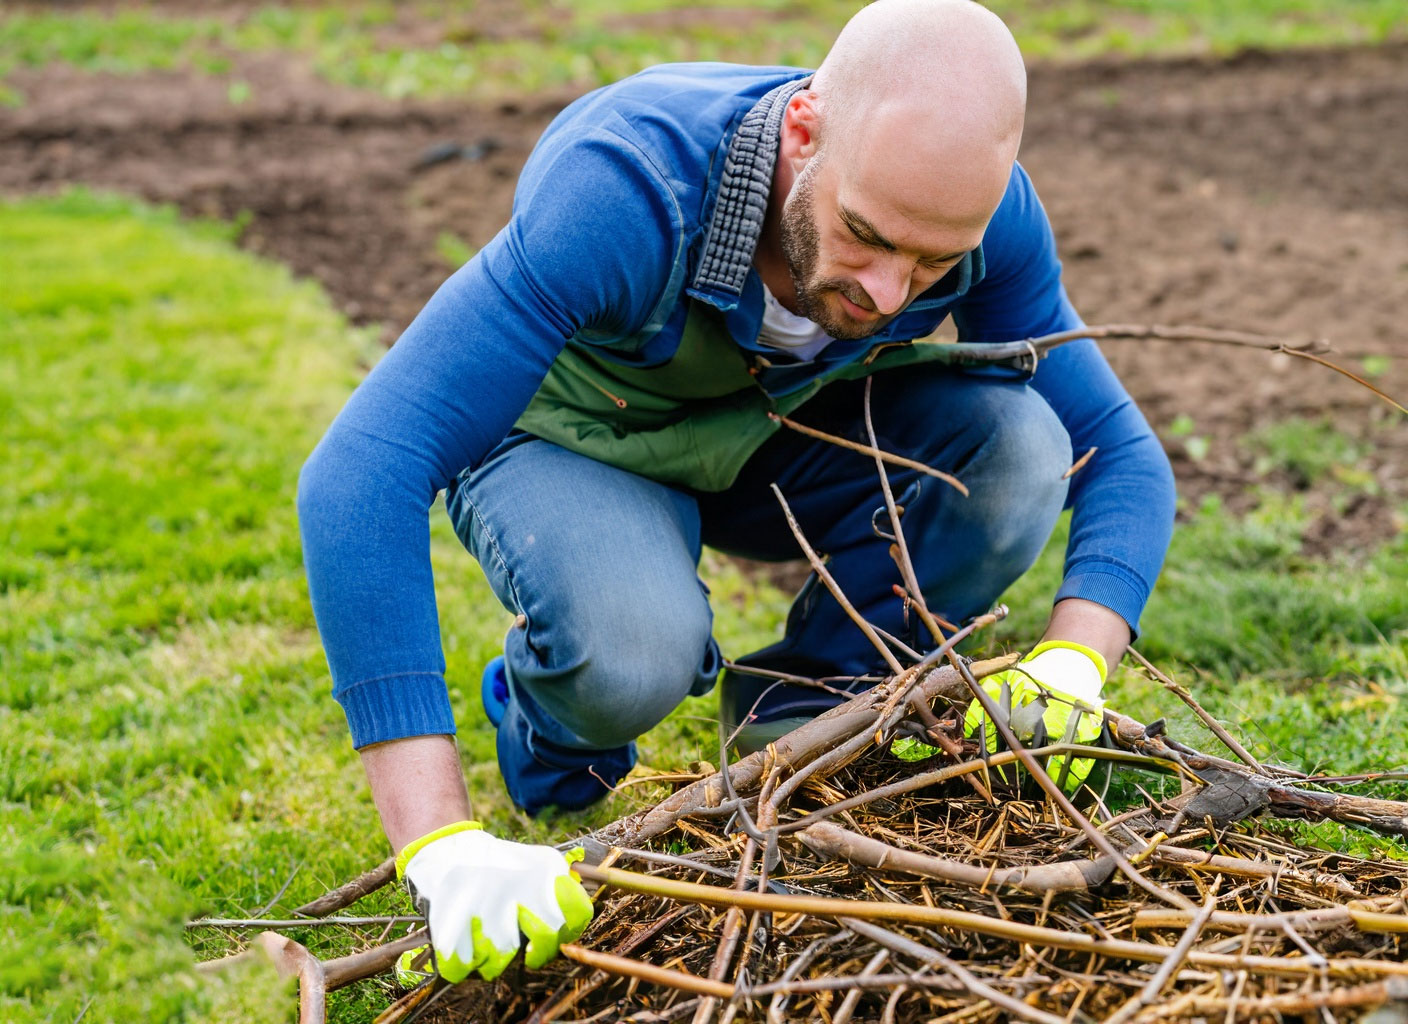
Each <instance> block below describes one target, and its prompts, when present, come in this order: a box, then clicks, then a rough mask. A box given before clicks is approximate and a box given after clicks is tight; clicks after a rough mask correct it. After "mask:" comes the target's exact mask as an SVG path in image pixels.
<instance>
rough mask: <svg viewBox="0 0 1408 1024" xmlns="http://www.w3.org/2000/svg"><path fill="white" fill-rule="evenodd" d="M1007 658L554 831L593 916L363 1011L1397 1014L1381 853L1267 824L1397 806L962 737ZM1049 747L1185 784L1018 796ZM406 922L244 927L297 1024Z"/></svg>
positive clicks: (1386, 826) (365, 884)
mask: <svg viewBox="0 0 1408 1024" xmlns="http://www.w3.org/2000/svg"><path fill="white" fill-rule="evenodd" d="M1009 662H1010V659H1005V660H994V661H989V662H978V663H972V664H969V663H967V662H963V661H961V660H960V661H959V662H958V666H957V667H953V666H947V667H943V668H937V669H931V670H929V671H927V672H926V673H924V674H923V675H920V676H917V677H916V679H915V681H914V683H913V686H912V689H911V690H910V692H909V693H907V694H905V696H904V699H903V701H900V700H898V699H897V698H898V697H899V695H900V694H902V693H903V692H904V691H903V690H902V689H901V688H899V686H897V682H898V681H897V680H891V681H890V682H889V683H887V684H884V685H882V686H880V687H877V688H876V689H875V690H872V691H870V692H869V693H867V694H864V695H862V696H861V697H858V698H856V699H855V700H852V701H851V702H849V703H848V704H845V705H843V706H841V707H840V708H837V709H836V710H834V711H832V712H829V713H828V714H826V715H824V716H822V717H820V718H818V719H817V720H815V721H813V722H811V723H808V724H807V725H806V726H803V727H802V728H801V729H798V730H796V731H795V732H793V733H790V734H789V735H787V736H785V737H783V738H782V739H780V740H779V741H777V742H776V743H775V744H773V745H771V746H769V747H768V748H767V749H766V750H764V751H760V752H758V753H756V754H753V755H750V756H749V757H746V758H743V759H741V760H739V761H738V762H736V763H734V764H732V765H729V766H727V767H726V768H725V769H724V770H723V771H720V772H717V773H714V774H712V775H709V776H708V777H705V778H700V779H697V780H696V781H694V782H692V783H690V784H688V785H685V786H684V787H683V788H681V789H679V790H678V791H677V792H675V793H674V794H672V795H671V796H670V797H668V798H667V799H666V800H664V801H662V802H661V803H659V804H657V805H655V806H653V807H651V808H649V809H648V810H645V811H643V812H640V813H637V814H634V815H631V816H629V817H627V818H623V819H621V820H619V821H617V822H615V823H613V824H612V825H610V826H607V827H606V828H603V829H600V830H598V831H597V832H595V833H592V834H590V835H588V836H585V837H580V838H579V839H577V840H574V841H573V843H574V844H578V845H583V846H585V847H586V849H587V853H588V861H587V863H585V864H582V865H580V866H579V870H580V873H581V875H582V877H583V878H584V879H585V880H586V881H587V882H588V884H589V885H594V886H595V887H596V892H595V899H596V902H597V915H596V918H595V920H594V921H593V922H592V924H591V926H590V927H589V928H588V930H587V931H586V933H585V934H584V935H583V936H582V937H581V939H580V940H579V942H578V943H576V944H572V945H569V946H566V947H564V950H563V952H564V958H562V959H560V960H558V961H557V962H555V963H554V964H553V965H550V966H549V967H548V968H546V969H544V970H540V971H527V970H525V969H523V968H522V967H521V965H515V966H513V967H510V969H509V970H508V971H507V972H506V973H505V974H504V975H503V976H502V977H501V978H499V979H497V980H496V981H494V982H483V981H478V980H474V979H471V980H469V981H466V982H463V983H461V984H460V985H457V986H444V985H443V984H442V983H440V982H439V981H438V980H436V979H433V978H432V979H430V980H427V981H426V982H425V983H424V984H422V985H420V986H419V987H417V988H416V989H413V990H411V991H409V992H407V993H406V994H405V995H404V996H403V997H402V998H401V999H399V1000H398V1001H397V1002H396V1003H395V1004H393V1005H392V1006H391V1007H390V1008H389V1009H388V1010H387V1011H386V1012H385V1013H384V1014H383V1015H382V1016H381V1018H379V1020H380V1021H382V1022H385V1024H390V1022H394V1021H410V1020H421V1021H424V1022H437V1024H451V1022H462V1021H468V1020H475V1021H477V1020H495V1021H528V1022H533V1024H538V1022H546V1021H551V1020H557V1021H562V1020H577V1021H584V1020H600V1021H616V1020H629V1021H639V1022H642V1024H644V1022H664V1021H698V1022H703V1021H712V1020H721V1021H730V1020H733V1019H744V1020H760V1019H765V1020H769V1021H780V1020H790V1019H798V1020H801V1019H811V1020H823V1021H828V1022H831V1024H843V1022H846V1021H860V1020H877V1019H878V1020H883V1021H918V1020H935V1019H942V1020H946V1021H955V1022H956V1021H973V1022H977V1021H998V1020H1028V1021H1042V1022H1050V1024H1055V1022H1057V1021H1070V1020H1115V1021H1141V1022H1149V1021H1164V1020H1170V1021H1172V1020H1213V1019H1215V1020H1241V1021H1247V1020H1251V1021H1280V1020H1284V1019H1285V1018H1287V1017H1298V1016H1301V1017H1306V1018H1307V1019H1310V1018H1315V1019H1323V1020H1345V1021H1347V1020H1364V1019H1368V1018H1367V1016H1366V1014H1368V1013H1370V1012H1371V1011H1374V1008H1379V1009H1378V1010H1377V1012H1378V1013H1380V1014H1383V1013H1384V1012H1386V1010H1390V1011H1391V1010H1393V1008H1394V1007H1400V1008H1401V1007H1408V962H1405V961H1408V956H1405V953H1408V947H1405V944H1404V941H1403V937H1404V935H1405V934H1408V907H1405V895H1408V890H1405V884H1406V883H1405V879H1404V877H1403V873H1402V871H1401V864H1395V862H1393V861H1373V860H1366V859H1363V858H1359V857H1353V856H1348V855H1344V854H1339V853H1331V852H1326V851H1324V850H1317V849H1308V848H1305V847H1302V846H1299V845H1297V844H1296V843H1295V842H1294V841H1293V839H1290V838H1288V836H1289V835H1290V833H1289V832H1288V830H1286V829H1285V828H1284V827H1283V826H1281V825H1279V823H1278V819H1288V818H1302V819H1324V820H1333V821H1339V822H1343V823H1347V824H1353V825H1357V826H1360V827H1365V828H1368V829H1372V830H1374V831H1377V832H1379V833H1384V834H1391V835H1396V836H1399V837H1405V836H1408V804H1405V803H1402V802H1396V801H1389V800H1377V799H1373V798H1370V797H1366V796H1362V795H1355V794H1346V793H1337V792H1334V791H1333V786H1332V785H1329V783H1339V782H1343V781H1345V780H1343V779H1335V780H1330V779H1323V778H1322V779H1315V778H1307V777H1305V776H1302V775H1298V774H1297V773H1294V772H1291V771H1289V770H1285V769H1277V768H1273V767H1270V766H1267V765H1262V764H1260V763H1258V762H1256V761H1255V760H1253V759H1251V757H1250V755H1246V757H1247V760H1248V763H1242V762H1238V761H1233V760H1225V759H1222V758H1219V757H1215V756H1212V755H1208V754H1203V753H1200V752H1198V751H1195V750H1193V749H1191V748H1189V747H1187V746H1185V745H1183V744H1181V743H1178V742H1177V741H1175V740H1173V739H1172V738H1171V737H1169V736H1167V735H1165V734H1164V732H1163V730H1162V728H1161V726H1160V725H1159V724H1158V723H1153V724H1151V725H1148V726H1146V725H1143V724H1141V723H1139V722H1136V721H1134V720H1132V719H1130V718H1127V717H1125V716H1122V715H1119V714H1115V713H1109V714H1107V721H1108V722H1109V724H1110V725H1111V727H1112V728H1111V733H1112V735H1113V738H1114V740H1115V745H1114V748H1113V749H1099V748H1085V747H1077V746H1073V745H1061V744H1054V745H1050V746H1047V747H1043V748H1039V749H1034V750H1021V749H1020V748H1019V747H1014V748H1013V749H1011V750H1008V751H1003V752H1001V753H998V754H990V755H987V754H984V753H983V752H981V751H979V750H978V749H976V747H975V744H973V742H972V741H971V740H965V739H961V738H960V731H961V709H962V708H963V707H965V706H966V703H967V697H968V695H969V694H971V692H972V683H973V682H974V681H976V680H977V679H978V678H979V677H980V676H981V675H983V674H986V673H989V672H992V671H995V670H998V669H1001V668H1003V667H1005V666H1006V665H1007V664H1009ZM1168 685H1170V686H1173V685H1175V684H1172V682H1171V681H1169V683H1168ZM1187 699H1189V700H1190V701H1191V698H1187ZM891 705H893V707H892V706H891ZM887 709H888V710H887ZM905 721H914V722H918V723H920V724H921V725H924V727H925V729H926V735H927V736H928V737H929V739H931V740H933V741H936V742H935V745H936V747H938V749H939V751H940V752H939V753H937V754H936V755H935V756H934V757H933V758H932V759H931V760H930V761H929V762H919V763H917V764H916V763H914V762H909V761H902V760H899V759H897V758H896V757H894V756H893V755H892V754H891V753H890V752H889V750H888V745H889V737H890V736H892V735H894V734H895V733H896V731H897V730H898V728H899V726H900V723H902V722H905ZM926 723H927V724H926ZM1219 728H1220V727H1219ZM1228 739H1229V740H1230V739H1231V738H1230V737H1228ZM1232 743H1233V744H1234V745H1235V740H1232ZM946 748H949V749H950V750H951V752H950V753H944V752H943V751H944V750H945V749H946ZM1063 753H1064V754H1072V753H1080V754H1082V755H1090V756H1095V757H1100V758H1104V759H1107V760H1108V759H1114V760H1115V761H1116V762H1119V761H1125V762H1133V763H1134V764H1137V765H1140V766H1142V767H1145V768H1152V769H1156V770H1163V771H1166V772H1174V773H1177V775H1178V776H1180V777H1181V778H1182V779H1183V780H1184V781H1185V782H1186V784H1187V785H1186V789H1185V791H1184V792H1182V793H1180V794H1179V795H1177V796H1174V797H1172V798H1170V799H1167V800H1160V799H1155V798H1154V797H1152V796H1149V797H1147V798H1146V800H1145V801H1144V802H1143V803H1140V804H1137V805H1136V806H1133V807H1131V808H1129V809H1126V810H1124V811H1122V812H1121V813H1118V814H1114V813H1111V812H1110V811H1109V810H1108V809H1107V808H1106V807H1105V804H1104V801H1103V800H1101V799H1100V797H1099V796H1097V795H1095V794H1092V793H1091V792H1090V791H1089V790H1088V789H1087V790H1086V791H1085V793H1084V795H1085V797H1086V798H1087V799H1088V800H1089V801H1090V806H1089V807H1088V808H1087V810H1081V809H1078V808H1077V807H1075V806H1074V805H1072V804H1071V803H1070V802H1069V801H1068V800H1065V799H1064V797H1063V798H1061V799H1056V798H1055V794H1053V793H1050V792H1048V793H1046V794H1045V795H1046V799H1043V800H1038V801H1032V800H1024V799H1021V796H1022V795H1024V794H1023V792H1021V790H1019V789H1014V787H1024V786H1025V787H1030V785H1031V781H1032V780H1033V779H1043V780H1045V781H1046V782H1047V783H1048V784H1049V782H1050V780H1049V778H1047V777H1046V776H1045V775H1044V772H1043V769H1042V760H1043V759H1044V758H1046V757H1049V756H1051V755H1055V754H1063ZM1024 763H1025V764H1026V766H1025V767H1021V768H1020V774H1018V772H1017V771H1016V770H1014V769H1015V768H1017V767H1018V766H1022V765H1023V764H1024ZM1055 792H1056V793H1059V792H1060V791H1059V790H1056V791H1055ZM1087 811H1088V813H1087ZM564 845H567V844H564ZM625 865H629V866H630V868H633V869H634V870H625V869H624V867H623V866H625ZM390 876H391V872H390V871H389V870H388V866H387V865H383V866H381V867H380V868H378V869H376V870H374V871H372V872H369V873H368V875H367V876H364V878H362V879H359V880H355V881H354V882H352V883H349V885H348V886H345V887H343V889H341V890H338V891H337V892H334V893H332V894H329V896H327V897H325V898H323V899H322V900H320V901H318V903H316V904H311V905H309V906H308V907H304V908H300V912H301V913H305V914H309V915H315V916H321V915H327V914H331V913H333V912H335V911H337V910H340V909H342V908H343V907H345V906H348V905H350V903H351V902H352V901H353V900H355V899H357V898H360V896H361V895H363V894H364V893H366V892H367V891H370V890H371V889H374V888H376V887H377V886H378V885H380V884H384V883H385V882H386V881H387V880H388V879H389V878H390ZM334 920H337V919H334ZM411 927H412V928H413V929H414V930H413V931H412V932H411V933H410V934H409V935H407V936H405V937H403V938H400V939H397V940H395V941H393V942H389V943H385V944H382V945H380V946H376V947H374V948H372V949H370V950H368V951H366V952H363V953H359V954H356V955H355V956H352V957H345V958H342V959H341V960H335V961H329V962H319V961H317V960H316V959H315V958H313V957H312V956H311V954H308V952H307V951H306V950H305V949H304V948H303V947H301V946H299V945H298V944H297V943H293V942H290V941H289V940H287V939H285V938H282V937H280V936H277V935H275V934H274V933H272V932H270V933H266V936H265V937H264V938H263V939H262V942H263V944H264V946H265V947H266V948H267V950H268V951H269V952H270V953H271V954H272V955H274V957H275V959H276V960H278V961H280V962H282V963H283V964H285V966H286V969H287V970H288V971H289V973H300V974H301V977H302V980H303V986H302V990H303V992H302V994H303V997H304V1016H303V1018H302V1019H303V1020H304V1021H305V1022H311V1021H318V1020H321V1017H320V1014H321V1000H322V992H323V990H324V989H325V988H329V987H337V986H338V985H342V984H347V983H349V982H350V981H352V980H356V979H357V978H360V977H366V976H368V975H370V974H372V973H376V972H378V971H384V970H386V969H388V968H389V967H390V966H391V963H392V961H393V960H394V958H395V957H396V956H397V955H398V954H399V953H401V952H403V951H405V950H408V949H412V948H415V947H416V946H419V945H422V944H424V942H425V941H426V936H425V932H424V930H423V929H421V928H419V927H418V926H416V925H412V926H411ZM217 963H218V962H217ZM312 1004H317V1005H312ZM1375 1019H1381V1020H1402V1019H1408V1014H1401V1015H1395V1016H1388V1017H1379V1018H1375Z"/></svg>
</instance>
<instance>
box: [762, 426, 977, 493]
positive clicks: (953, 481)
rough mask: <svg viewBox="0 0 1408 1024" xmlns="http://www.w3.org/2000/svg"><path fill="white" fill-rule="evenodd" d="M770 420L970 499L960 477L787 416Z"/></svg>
mask: <svg viewBox="0 0 1408 1024" xmlns="http://www.w3.org/2000/svg"><path fill="white" fill-rule="evenodd" d="M768 419H770V420H776V421H777V422H778V423H781V424H782V425H783V426H784V427H787V428H788V429H790V430H795V431H796V432H797V433H799V434H805V435H806V436H807V437H814V438H816V439H817V440H818V441H829V442H831V443H832V444H834V445H839V446H840V447H842V448H849V449H850V450H851V451H853V452H860V454H862V455H873V456H875V457H876V458H880V459H884V460H885V461H886V462H888V463H890V465H892V466H903V467H904V468H905V469H915V470H918V471H919V472H921V473H923V474H925V475H926V476H932V477H934V478H935V479H937V480H942V481H943V482H944V483H946V484H948V485H949V486H950V487H952V488H953V489H954V490H956V491H957V492H958V493H959V494H961V495H963V496H964V497H965V498H966V497H968V488H967V487H966V486H964V484H963V482H962V481H961V480H959V479H958V477H956V476H950V475H949V474H948V473H945V472H943V471H942V470H938V469H935V468H934V467H933V466H926V465H924V463H922V462H916V461H915V460H914V459H906V458H905V457H904V456H903V455H892V454H891V453H890V452H882V451H881V450H880V449H879V448H872V447H870V446H869V445H864V444H860V443H859V442H856V441H852V440H851V439H850V438H846V437H841V436H840V435H839V434H828V433H827V432H826V431H824V430H817V429H816V428H815V427H808V426H806V425H804V424H801V423H798V422H797V421H796V420H793V419H788V418H787V417H786V416H779V415H778V414H777V413H775V412H770V413H768Z"/></svg>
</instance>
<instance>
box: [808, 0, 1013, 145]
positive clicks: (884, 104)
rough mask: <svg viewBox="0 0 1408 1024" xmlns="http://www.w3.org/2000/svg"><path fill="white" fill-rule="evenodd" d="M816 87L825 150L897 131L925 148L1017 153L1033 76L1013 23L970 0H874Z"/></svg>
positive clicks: (850, 26)
mask: <svg viewBox="0 0 1408 1024" xmlns="http://www.w3.org/2000/svg"><path fill="white" fill-rule="evenodd" d="M812 91H813V92H814V94H815V96H816V99H817V105H818V108H819V115H820V123H819V124H818V131H817V136H818V138H817V143H818V145H819V148H820V150H821V151H825V150H826V149H827V148H828V147H829V146H830V145H831V144H833V143H835V144H838V145H840V146H842V147H843V148H845V149H848V150H854V149H855V148H856V147H858V146H870V145H873V144H875V143H877V142H882V141H885V137H886V136H889V135H893V134H895V133H899V134H902V135H907V136H909V137H910V139H911V140H912V141H914V142H917V143H923V144H925V148H927V149H931V150H935V151H940V150H944V149H949V148H951V147H954V146H957V147H959V148H960V149H961V150H962V151H964V152H966V153H967V154H968V155H970V156H971V155H979V154H981V153H982V152H983V151H984V150H986V151H987V152H989V153H992V154H993V155H994V156H997V157H1000V156H1001V155H1004V154H1006V155H1008V162H1009V163H1010V160H1011V159H1012V158H1015V155H1016V151H1017V144H1018V142H1019V141H1020V139H1021V134H1022V122H1023V118H1024V115H1025V110H1026V92H1027V76H1026V68H1025V67H1024V66H1023V64H1022V55H1021V53H1020V52H1019V51H1018V49H1017V43H1016V41H1015V40H1014V39H1013V38H1012V34H1011V33H1010V32H1008V30H1007V26H1006V25H1004V24H1003V23H1002V21H1001V19H999V18H998V17H997V15H995V14H993V13H992V12H991V11H989V10H987V8H985V7H982V6H980V5H979V4H977V3H974V2H972V0H876V2H875V3H872V4H870V5H868V6H867V7H864V8H862V9H861V10H860V12H859V13H857V14H856V15H855V17H853V18H852V19H851V20H850V21H849V22H848V23H847V24H846V27H845V28H844V29H842V30H841V34H840V35H839V36H838V37H837V38H836V42H835V44H834V45H833V46H832V48H831V52H830V53H828V54H827V56H826V60H824V61H823V62H822V65H821V67H820V68H818V69H817V73H816V75H815V77H814V78H813V81H812ZM942 155H943V156H945V157H951V156H952V155H953V154H952V153H951V152H949V153H943V154H942Z"/></svg>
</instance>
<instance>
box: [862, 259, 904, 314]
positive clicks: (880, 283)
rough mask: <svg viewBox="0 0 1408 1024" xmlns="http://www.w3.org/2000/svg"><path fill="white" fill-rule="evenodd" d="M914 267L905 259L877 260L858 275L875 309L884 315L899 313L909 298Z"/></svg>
mask: <svg viewBox="0 0 1408 1024" xmlns="http://www.w3.org/2000/svg"><path fill="white" fill-rule="evenodd" d="M913 269H914V268H913V267H912V266H911V265H910V264H909V263H908V262H907V261H905V260H903V259H898V260H888V259H887V260H876V261H875V262H874V263H873V264H871V265H870V266H869V267H867V268H866V271H865V272H864V273H862V274H858V275H857V280H858V281H859V282H860V286H861V287H862V288H864V289H865V293H866V294H867V295H869V296H870V301H871V302H872V303H873V304H874V305H875V311H876V312H877V313H879V314H881V315H882V316H889V315H890V314H891V313H897V312H899V310H900V309H901V308H902V307H903V306H904V303H905V300H906V299H907V298H909V280H910V273H911V271H912V270H913Z"/></svg>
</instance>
